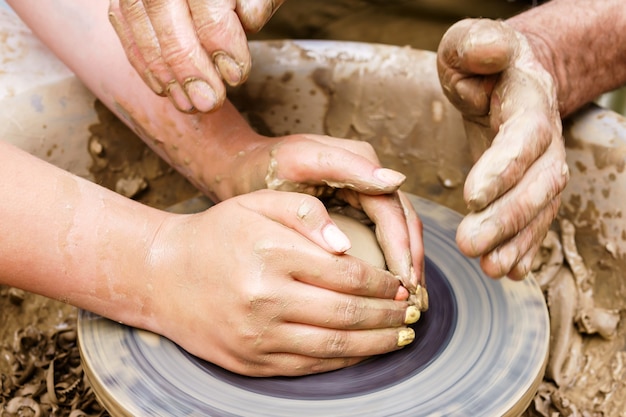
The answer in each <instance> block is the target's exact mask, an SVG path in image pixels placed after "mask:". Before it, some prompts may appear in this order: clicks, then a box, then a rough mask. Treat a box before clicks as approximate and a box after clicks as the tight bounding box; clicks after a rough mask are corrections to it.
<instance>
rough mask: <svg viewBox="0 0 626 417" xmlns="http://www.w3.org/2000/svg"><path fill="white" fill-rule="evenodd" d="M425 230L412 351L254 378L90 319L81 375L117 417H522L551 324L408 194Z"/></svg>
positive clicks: (533, 299)
mask: <svg viewBox="0 0 626 417" xmlns="http://www.w3.org/2000/svg"><path fill="white" fill-rule="evenodd" d="M410 198H411V201H412V203H413V205H414V206H415V208H416V210H417V212H418V213H419V215H420V217H421V219H422V222H423V224H424V245H425V250H426V277H427V280H428V281H427V284H428V292H429V296H430V309H429V310H428V311H427V312H425V313H424V314H423V315H422V317H421V319H420V320H419V321H418V322H417V323H416V324H415V325H413V328H414V330H415V332H416V339H415V341H414V342H413V343H412V344H411V345H409V346H407V347H405V348H404V349H402V350H400V351H396V352H393V353H390V354H387V355H383V356H379V357H375V358H372V359H369V360H367V361H366V362H363V363H361V364H359V365H356V366H352V367H349V368H345V369H341V370H338V371H333V372H328V373H324V374H318V375H311V376H306V377H296V378H293V377H289V378H287V377H280V378H249V377H244V376H240V375H236V374H233V373H231V372H228V371H226V370H224V369H222V368H220V367H217V366H215V365H213V364H210V363H207V362H205V361H202V360H200V359H198V358H196V357H194V356H192V355H189V354H188V353H187V352H185V351H184V350H183V349H181V348H180V347H178V346H177V345H176V344H174V343H172V342H171V341H169V340H168V339H165V338H163V337H160V336H157V335H154V334H152V333H149V332H146V331H143V330H138V329H134V328H130V327H127V326H124V325H121V324H118V323H115V322H112V321H110V320H107V319H105V318H102V317H100V316H97V315H95V314H93V313H90V312H87V311H81V312H80V314H79V319H78V337H79V342H80V349H81V355H82V360H83V366H84V369H85V372H86V373H87V376H88V377H89V380H90V382H91V384H92V385H93V389H94V391H95V392H96V394H97V396H98V398H99V400H100V401H101V402H102V403H103V404H104V406H105V407H106V408H107V409H108V410H109V412H110V413H111V414H112V415H113V416H133V417H135V416H168V417H171V416H177V417H183V416H255V417H257V416H272V417H279V416H285V417H294V416H298V417H303V416H334V417H339V416H355V417H356V416H358V417H363V416H394V417H395V416H444V415H445V416H506V415H511V416H514V415H519V414H521V413H522V412H523V411H524V410H525V408H526V407H527V406H528V404H529V403H530V401H531V399H532V397H533V396H534V394H535V392H536V389H537V387H538V384H539V383H540V382H541V380H542V378H543V373H544V369H545V363H546V359H547V355H548V343H549V337H550V333H549V318H548V312H547V308H546V305H545V301H544V297H543V294H542V292H541V290H540V288H539V286H538V285H537V283H536V282H535V281H534V279H532V278H530V279H526V280H524V281H522V282H513V281H510V280H508V279H502V280H492V279H490V278H488V277H486V276H485V275H484V274H483V273H482V272H481V270H480V266H479V264H478V262H477V261H476V260H474V259H468V258H466V257H465V256H463V255H462V254H461V253H460V252H459V250H458V249H457V247H456V244H455V233H456V228H457V226H458V224H459V221H460V219H461V217H460V216H459V215H458V214H457V213H455V212H453V211H451V210H448V209H446V208H444V207H442V206H439V205H437V204H435V203H432V202H429V201H428V200H424V199H422V198H419V197H416V196H413V195H410Z"/></svg>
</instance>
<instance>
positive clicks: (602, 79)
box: [438, 0, 626, 279]
mask: <svg viewBox="0 0 626 417" xmlns="http://www.w3.org/2000/svg"><path fill="white" fill-rule="evenodd" d="M624 27H626V14H625V13H624V4H623V2H622V1H621V0H603V1H598V2H594V3H593V7H591V4H590V3H587V2H583V1H580V0H552V1H550V2H549V3H546V4H544V5H542V6H540V7H537V8H534V9H531V10H530V11H528V12H526V13H523V14H520V15H518V16H516V17H514V18H512V19H510V20H508V21H507V22H496V21H492V20H486V19H482V20H476V19H475V20H471V19H468V20H464V21H461V22H459V23H457V24H455V25H454V26H453V27H452V28H451V29H450V30H449V31H448V32H447V34H446V35H445V36H444V38H443V39H442V42H441V44H440V47H439V52H438V55H439V56H438V69H439V75H440V79H441V83H442V86H443V88H444V92H445V93H446V95H447V96H448V98H449V99H450V100H451V101H452V103H454V104H455V105H456V106H457V107H458V108H459V109H460V110H461V112H462V113H463V117H464V119H465V126H466V131H467V134H468V138H469V141H470V145H471V146H472V148H474V149H475V151H476V153H475V155H476V158H477V162H476V164H475V165H474V167H473V168H472V170H471V172H470V173H469V175H468V177H467V180H466V183H465V190H464V192H465V194H464V195H465V199H466V202H467V204H468V207H469V208H470V209H471V210H472V213H470V214H469V215H468V216H466V218H465V219H464V220H463V221H462V223H461V225H460V226H459V229H458V231H457V243H458V245H459V248H460V249H461V250H462V251H463V252H464V253H465V254H466V255H468V256H479V257H480V258H481V266H482V268H483V270H484V271H485V272H486V273H487V274H488V275H490V276H492V277H501V276H504V275H508V276H509V277H511V278H515V279H521V278H523V277H524V276H525V275H526V274H527V272H528V271H529V270H530V267H531V263H532V260H533V258H534V256H535V254H536V253H537V250H538V249H539V245H540V244H541V241H542V239H543V237H544V236H545V234H546V232H547V230H548V228H549V227H550V224H551V223H552V220H553V219H554V218H555V216H556V214H557V211H558V208H559V205H560V201H561V200H560V194H561V192H562V191H563V189H564V187H565V185H566V184H567V181H568V179H569V170H568V167H567V165H566V162H565V148H564V144H563V139H562V128H561V117H563V116H565V115H568V114H570V113H572V112H573V111H574V110H576V109H577V108H579V107H580V106H582V105H583V104H585V103H587V102H589V101H591V100H593V99H595V98H596V97H597V96H598V95H599V94H601V93H603V92H606V91H608V90H610V89H612V88H614V87H617V86H619V85H622V84H624V83H625V82H626V42H625V32H624Z"/></svg>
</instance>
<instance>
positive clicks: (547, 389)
mask: <svg viewBox="0 0 626 417" xmlns="http://www.w3.org/2000/svg"><path fill="white" fill-rule="evenodd" d="M554 229H555V230H551V231H550V233H549V234H548V236H546V238H545V239H544V242H543V247H542V251H541V253H540V254H539V255H538V256H537V258H536V260H535V265H534V273H535V276H536V278H537V281H538V282H539V284H540V285H541V288H542V289H543V291H544V294H545V295H546V301H547V303H548V308H549V311H550V334H551V337H550V357H549V359H548V365H547V369H546V375H545V378H544V381H543V383H542V384H541V386H540V387H539V390H538V393H537V395H536V396H535V398H534V401H533V403H532V404H531V406H530V407H529V409H528V410H527V411H526V413H525V414H524V415H525V416H545V417H552V416H624V415H626V404H625V399H626V383H625V381H626V367H625V366H624V365H625V361H626V353H625V352H624V347H625V345H626V343H624V341H625V340H626V329H625V326H624V325H623V318H624V311H625V310H624V309H625V308H626V302H625V294H626V291H625V288H624V287H625V286H624V282H623V272H622V271H624V270H625V269H624V268H625V267H626V262H625V260H624V259H623V258H618V257H616V256H615V255H614V254H612V253H610V252H609V251H607V250H606V249H605V248H604V247H603V246H601V245H599V244H598V243H597V241H595V240H596V238H595V237H594V236H596V233H593V232H591V231H590V230H586V229H585V228H579V229H575V228H574V226H573V224H572V223H570V222H569V221H568V220H566V219H563V218H562V219H560V220H559V221H558V222H555V228H554ZM579 248H581V250H579Z"/></svg>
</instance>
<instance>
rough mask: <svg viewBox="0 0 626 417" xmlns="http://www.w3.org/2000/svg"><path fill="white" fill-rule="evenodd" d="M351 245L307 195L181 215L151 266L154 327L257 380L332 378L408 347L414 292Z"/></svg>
mask: <svg viewBox="0 0 626 417" xmlns="http://www.w3.org/2000/svg"><path fill="white" fill-rule="evenodd" d="M347 246H348V245H347V238H346V237H345V235H343V233H342V232H340V231H339V229H337V228H336V226H335V225H334V223H333V222H332V221H331V220H330V218H329V217H328V214H327V212H326V209H325V207H324V206H323V204H322V203H321V202H320V201H319V200H318V199H316V198H314V197H311V196H308V195H306V194H301V193H289V192H279V191H271V190H264V191H258V192H254V193H250V194H246V195H242V196H239V197H234V198H231V199H228V200H226V201H224V202H222V203H219V204H217V205H216V206H213V207H212V208H210V209H208V210H207V211H205V212H202V213H199V214H193V215H172V216H171V217H168V218H167V219H166V220H165V221H164V222H163V224H162V225H161V226H160V227H159V231H158V233H157V235H156V236H155V238H154V240H153V242H152V244H151V249H150V252H149V253H150V254H149V256H148V257H147V259H148V265H149V269H148V272H147V276H149V277H151V284H152V285H151V288H153V291H154V293H153V294H151V296H150V297H149V298H150V300H151V301H150V303H151V304H150V307H149V309H150V310H151V311H152V312H153V313H154V320H152V322H153V323H154V324H153V326H154V327H155V328H153V329H152V330H154V331H157V332H159V333H161V334H164V335H165V336H167V337H169V338H171V339H172V340H174V341H176V342H177V343H179V344H180V345H181V346H182V347H184V348H185V349H187V350H188V351H189V352H191V353H193V354H195V355H198V356H200V357H202V358H204V359H206V360H209V361H211V362H213V363H216V364H218V365H220V366H222V367H225V368H227V369H229V370H231V371H234V372H238V373H242V374H246V375H252V376H269V375H303V374H310V373H316V372H324V371H330V370H333V369H337V368H341V367H345V366H348V365H351V364H355V363H357V362H359V361H361V360H363V359H365V358H366V357H368V356H370V355H376V354H381V353H385V352H389V351H393V350H396V349H399V348H400V347H401V346H403V345H404V344H408V343H410V342H411V341H412V338H413V337H414V333H413V331H412V330H411V329H409V328H407V327H406V326H405V325H406V324H408V323H411V322H414V321H415V320H417V318H418V317H419V313H418V312H417V309H416V307H415V306H410V305H409V302H408V301H406V300H394V298H396V299H398V298H406V295H407V293H406V291H405V290H404V288H403V287H401V285H400V282H399V281H398V279H397V278H396V277H395V276H394V275H393V274H391V273H389V272H387V271H384V270H382V269H379V268H375V267H372V266H371V265H369V264H368V263H367V262H365V261H362V260H360V259H358V258H355V257H352V256H350V255H344V254H343V251H345V250H346V249H347ZM147 298H148V297H147ZM143 311H146V308H144V309H143ZM172 317H176V318H177V319H176V320H172ZM150 327H152V326H150Z"/></svg>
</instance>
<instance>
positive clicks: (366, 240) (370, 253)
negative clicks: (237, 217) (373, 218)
mask: <svg viewBox="0 0 626 417" xmlns="http://www.w3.org/2000/svg"><path fill="white" fill-rule="evenodd" d="M330 218H331V219H333V221H334V222H335V223H336V224H337V226H338V227H339V228H340V229H341V230H342V231H343V232H344V233H345V234H346V236H348V239H350V243H352V247H351V248H350V249H348V251H347V252H346V253H347V254H348V255H352V256H356V257H357V258H360V259H363V260H364V261H367V262H369V263H370V264H372V265H374V266H376V267H378V268H385V257H384V255H383V252H382V251H381V250H380V246H378V241H377V240H376V235H375V234H374V232H373V231H372V230H371V229H370V228H369V227H367V226H366V225H364V224H363V223H361V222H359V221H358V220H355V219H353V218H351V217H348V216H345V215H343V214H339V213H330Z"/></svg>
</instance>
